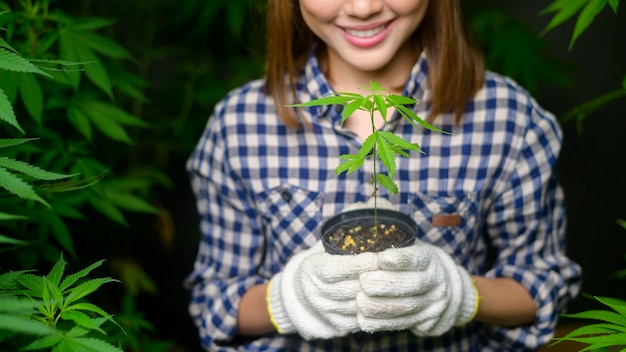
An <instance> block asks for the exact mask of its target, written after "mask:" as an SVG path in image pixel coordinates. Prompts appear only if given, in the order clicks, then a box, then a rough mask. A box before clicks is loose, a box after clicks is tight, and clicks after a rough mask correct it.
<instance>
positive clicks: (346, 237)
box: [325, 220, 415, 254]
mask: <svg viewBox="0 0 626 352" xmlns="http://www.w3.org/2000/svg"><path fill="white" fill-rule="evenodd" d="M414 236H415V235H414V234H410V233H408V232H407V231H405V230H404V229H402V228H400V227H398V226H396V225H395V224H393V223H391V224H390V223H385V222H381V223H379V224H378V230H377V229H376V226H375V224H374V222H373V220H372V221H371V222H369V223H364V222H363V221H362V220H358V221H353V222H347V223H345V224H342V225H340V226H337V227H336V228H334V229H332V231H329V232H328V234H327V235H326V238H325V240H326V241H327V243H328V244H329V245H331V246H332V247H335V248H337V250H339V251H340V252H342V253H346V254H358V253H363V252H381V251H383V250H385V249H387V248H392V247H395V248H399V247H405V246H406V245H407V244H408V241H409V240H410V238H411V237H414Z"/></svg>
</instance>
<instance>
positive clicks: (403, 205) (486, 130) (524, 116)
mask: <svg viewBox="0 0 626 352" xmlns="http://www.w3.org/2000/svg"><path fill="white" fill-rule="evenodd" d="M267 24H268V30H267V65H266V71H265V77H264V78H262V79H257V80H253V81H250V82H248V83H246V84H244V85H242V86H241V87H239V88H237V89H234V90H233V91H231V92H229V93H228V94H227V95H226V97H224V99H222V100H221V101H220V103H219V104H217V106H216V107H215V110H214V112H213V115H212V116H211V118H210V120H209V122H208V124H207V126H206V129H205V131H204V133H203V135H202V136H201V138H200V140H199V141H198V143H197V145H196V148H195V149H194V151H193V153H192V155H191V156H190V158H189V160H188V163H187V169H188V171H189V175H190V180H191V185H192V188H193V190H194V193H195V196H196V202H197V203H196V204H197V209H198V213H199V215H200V228H201V230H202V232H203V235H202V237H201V241H200V243H199V249H198V255H197V259H196V264H195V269H194V271H193V272H192V273H191V274H190V275H189V277H188V279H187V281H186V283H187V287H188V288H189V289H190V290H191V293H192V299H191V302H190V313H191V316H192V318H193V319H194V321H195V323H196V325H197V326H198V331H199V335H200V338H201V341H202V344H203V346H204V347H205V348H206V349H210V350H224V351H227V350H232V351H234V350H268V351H282V350H307V351H350V350H390V349H393V350H402V351H404V350H406V351H415V350H419V351H440V350H447V351H468V350H472V351H511V350H536V349H538V348H539V347H540V346H542V345H544V344H546V343H547V342H548V341H549V340H550V338H551V337H552V335H553V333H554V327H555V324H556V317H557V316H558V314H559V313H560V312H562V310H563V309H564V307H565V306H566V304H567V303H568V302H569V301H570V300H571V299H572V298H573V297H575V296H576V295H577V294H578V291H579V288H580V268H579V266H578V265H577V264H576V263H574V262H573V261H571V260H570V259H569V258H568V257H567V256H566V255H565V253H564V238H563V237H564V230H565V219H564V199H563V194H562V192H561V188H560V185H559V183H558V182H557V180H556V178H555V175H554V166H555V164H556V160H557V158H558V154H559V151H560V148H561V131H560V128H559V126H558V123H557V122H556V119H555V118H554V116H553V115H552V114H551V113H550V112H548V111H546V110H544V109H543V108H542V107H541V106H540V105H539V104H538V103H537V102H536V101H535V100H534V99H533V97H531V96H530V95H529V94H528V92H527V91H526V90H524V89H523V88H522V87H521V86H519V85H518V84H517V83H516V82H514V81H513V80H511V79H510V78H508V77H504V76H502V75H499V74H496V73H493V72H485V70H484V69H483V60H482V55H481V53H480V52H479V51H478V50H477V49H476V47H475V46H474V45H473V44H472V43H471V42H470V41H469V40H468V37H467V35H466V34H465V30H464V24H463V21H462V15H461V12H460V0H437V1H430V2H429V1H421V0H324V1H314V0H291V1H285V0H270V1H269V3H268V22H267ZM371 81H375V82H377V84H379V85H380V86H383V87H387V88H389V90H390V91H391V93H399V94H401V95H402V96H404V97H410V98H411V99H412V101H417V102H419V103H417V104H411V106H407V107H404V106H403V108H406V109H410V111H411V113H414V114H415V115H416V116H425V117H428V118H429V120H430V121H431V122H432V124H433V125H434V126H436V127H437V129H438V130H444V131H449V132H450V134H441V133H430V131H424V130H423V129H422V126H421V125H420V124H414V123H411V122H410V121H405V119H402V118H401V116H400V114H399V113H398V111H396V112H394V113H393V114H390V115H389V116H388V117H387V118H386V119H382V120H381V119H378V120H376V118H372V120H374V123H375V125H376V126H377V128H378V127H379V128H380V131H382V132H381V133H387V134H391V133H394V134H396V135H398V136H399V137H401V138H402V139H404V140H406V141H410V142H411V143H414V142H416V141H418V140H419V145H420V147H421V149H422V150H423V151H424V155H423V156H420V157H419V158H403V159H401V160H399V161H398V163H397V164H396V165H395V167H396V169H395V172H396V176H397V180H398V182H397V183H398V192H397V194H391V192H386V191H385V190H383V189H381V190H379V191H377V192H380V193H378V196H379V197H383V198H385V199H386V200H388V201H389V202H390V203H391V204H392V207H393V208H394V209H395V210H398V211H400V212H402V213H405V214H407V215H408V216H409V217H410V218H412V219H414V220H415V221H416V223H417V225H418V230H417V234H416V236H417V240H416V241H415V244H414V245H411V246H408V247H403V248H390V249H386V250H384V251H382V252H379V253H371V252H369V253H359V254H355V255H348V256H340V258H338V257H337V256H333V255H332V254H328V253H325V252H324V250H323V246H322V243H321V241H320V238H319V233H320V228H321V226H322V224H323V223H324V220H326V219H328V218H330V217H331V216H333V215H335V214H338V213H341V212H342V211H344V210H345V209H346V208H348V207H349V206H350V205H351V204H355V203H359V202H363V203H367V201H368V199H369V198H370V197H371V195H372V191H371V186H370V179H371V178H372V177H375V175H376V174H377V172H376V171H377V169H376V167H375V166H372V167H369V166H365V167H363V168H362V169H359V170H358V172H353V173H350V174H340V175H338V176H337V175H335V170H336V168H337V165H338V164H339V160H337V156H339V155H351V154H357V153H359V150H360V147H361V146H362V145H363V144H364V140H365V139H366V138H368V137H369V136H370V135H372V131H371V128H370V130H368V129H363V128H362V127H363V126H364V125H365V126H366V127H367V126H371V125H370V119H366V120H365V121H363V120H362V119H361V118H360V116H359V113H361V111H355V112H354V113H353V114H348V113H345V110H344V112H343V113H342V112H341V111H339V110H338V109H336V108H332V107H331V106H328V105H322V106H317V105H316V106H311V105H305V104H306V102H311V101H315V100H318V99H319V98H322V97H329V96H336V95H338V94H337V93H341V94H339V95H347V96H351V97H354V96H357V95H358V94H359V92H360V91H361V89H362V88H363V87H366V86H368V85H369V84H370V82H371ZM359 102H360V101H359ZM294 103H304V104H299V110H296V111H295V112H294V111H293V110H291V107H289V108H288V107H286V105H287V104H292V105H293V104H294ZM365 104H367V103H365ZM385 107H386V106H385ZM396 108H397V109H400V107H399V106H396ZM348 111H349V112H352V110H348ZM400 112H401V111H400ZM344 115H345V116H344ZM348 115H349V116H348ZM380 115H381V116H378V117H379V118H380V117H382V115H383V113H382V112H380ZM344 120H347V121H346V124H345V125H344V124H343V122H344ZM285 194H289V197H285V196H284V195H285ZM441 219H453V220H454V221H451V222H450V221H448V222H446V221H444V222H442V221H441ZM492 259H495V260H492ZM335 263H338V264H336V265H335ZM390 283H393V284H390Z"/></svg>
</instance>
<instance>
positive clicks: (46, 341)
mask: <svg viewBox="0 0 626 352" xmlns="http://www.w3.org/2000/svg"><path fill="white" fill-rule="evenodd" d="M62 340H63V336H61V335H56V336H44V337H41V338H38V339H36V340H35V341H33V342H31V343H29V344H28V345H26V346H25V347H23V348H22V350H25V351H33V350H41V349H44V348H50V347H53V346H55V345H57V344H59V343H60V342H61V341H62ZM52 351H55V352H56V349H53V350H52Z"/></svg>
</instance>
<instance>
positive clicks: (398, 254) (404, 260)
mask: <svg viewBox="0 0 626 352" xmlns="http://www.w3.org/2000/svg"><path fill="white" fill-rule="evenodd" d="M431 257H432V251H430V250H429V249H428V248H427V247H424V246H420V245H413V246H409V247H403V248H390V249H387V250H384V251H382V252H380V253H379V254H378V264H379V265H380V267H381V269H384V270H395V271H399V270H425V269H426V268H427V267H428V265H429V264H430V261H431Z"/></svg>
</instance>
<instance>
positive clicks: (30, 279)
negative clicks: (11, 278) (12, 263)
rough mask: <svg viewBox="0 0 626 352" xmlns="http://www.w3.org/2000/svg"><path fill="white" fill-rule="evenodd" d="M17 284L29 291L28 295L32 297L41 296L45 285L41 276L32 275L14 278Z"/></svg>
mask: <svg viewBox="0 0 626 352" xmlns="http://www.w3.org/2000/svg"><path fill="white" fill-rule="evenodd" d="M16 280H17V282H19V283H20V284H21V285H22V286H24V287H25V288H27V289H29V290H30V291H31V292H30V295H31V296H34V297H41V296H43V292H44V288H45V284H44V279H43V278H42V277H41V276H37V275H34V274H26V273H24V274H22V275H20V276H18V277H17V278H16Z"/></svg>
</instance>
